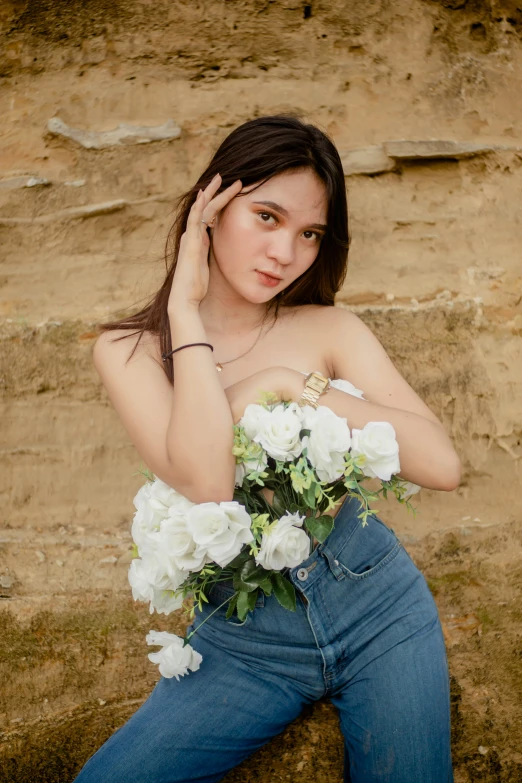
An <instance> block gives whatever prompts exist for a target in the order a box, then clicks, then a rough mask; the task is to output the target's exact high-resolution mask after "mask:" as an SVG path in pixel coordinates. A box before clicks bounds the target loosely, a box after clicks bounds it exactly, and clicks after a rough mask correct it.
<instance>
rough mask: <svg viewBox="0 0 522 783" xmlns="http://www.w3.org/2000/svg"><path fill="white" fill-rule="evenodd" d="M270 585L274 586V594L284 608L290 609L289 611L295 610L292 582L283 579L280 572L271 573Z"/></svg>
mask: <svg viewBox="0 0 522 783" xmlns="http://www.w3.org/2000/svg"><path fill="white" fill-rule="evenodd" d="M271 581H272V585H273V587H274V595H275V597H276V598H277V600H278V601H279V603H280V604H281V606H282V607H284V608H285V609H290V611H291V612H295V609H296V602H295V587H294V586H293V584H292V582H290V581H289V580H288V579H285V578H284V576H282V574H280V573H278V572H277V573H275V574H272V576H271Z"/></svg>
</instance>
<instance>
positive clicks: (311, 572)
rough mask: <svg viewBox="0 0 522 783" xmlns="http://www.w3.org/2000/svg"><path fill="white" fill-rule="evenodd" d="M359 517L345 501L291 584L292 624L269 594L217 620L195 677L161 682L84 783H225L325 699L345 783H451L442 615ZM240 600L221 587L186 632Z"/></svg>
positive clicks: (405, 561)
mask: <svg viewBox="0 0 522 783" xmlns="http://www.w3.org/2000/svg"><path fill="white" fill-rule="evenodd" d="M360 510H361V508H360V505H359V503H358V501H357V500H354V499H352V498H347V499H346V500H345V501H344V503H343V505H342V507H341V509H340V511H339V512H338V514H337V516H336V518H335V528H334V530H333V531H332V533H331V534H330V536H329V537H328V538H327V540H326V541H325V543H324V544H320V545H318V546H317V548H316V549H315V550H314V551H313V552H312V554H311V555H310V556H309V557H308V559H307V560H305V561H304V562H303V563H302V564H301V565H300V566H298V567H296V568H292V569H289V570H288V571H287V572H286V575H287V576H288V578H289V579H290V580H291V581H292V583H293V584H294V585H295V588H296V592H297V611H295V612H290V611H289V610H287V609H283V608H282V607H281V606H280V605H279V604H278V602H277V600H276V599H275V597H274V596H270V597H269V598H266V597H265V596H264V595H261V596H260V597H259V598H258V601H257V606H256V608H255V609H254V611H253V612H252V613H250V614H249V615H248V617H247V619H246V620H245V621H244V622H243V623H241V622H239V621H238V619H237V617H233V618H231V619H229V620H227V619H226V618H225V614H226V606H225V607H224V608H222V609H219V610H218V611H217V612H216V613H215V614H214V615H213V616H212V617H211V618H210V620H209V621H208V622H206V623H205V624H204V625H202V626H201V627H200V629H199V631H198V633H196V634H194V636H193V637H192V639H191V641H190V643H191V644H192V645H193V647H194V648H195V649H196V650H198V651H199V652H200V653H201V654H202V655H203V662H202V664H201V667H200V669H199V670H198V671H196V672H191V673H189V674H188V675H186V676H184V677H181V678H180V680H179V681H177V680H176V679H165V678H161V679H160V681H159V682H158V683H157V685H156V686H155V688H154V690H153V691H152V693H151V695H150V696H149V698H148V699H147V701H146V702H145V703H144V704H143V705H142V707H140V709H139V710H138V711H137V712H136V713H135V714H134V715H133V716H132V717H131V719H130V720H129V721H128V722H127V723H126V724H125V725H124V726H122V727H121V728H120V729H118V730H117V731H116V732H115V733H114V734H113V735H112V737H111V738H110V739H109V740H108V741H107V742H106V743H105V744H104V745H103V746H102V747H101V748H100V749H99V750H98V751H97V753H95V755H94V756H93V757H92V758H91V759H90V761H88V762H87V764H86V765H85V767H84V768H83V770H82V771H81V772H80V775H79V777H78V778H77V779H76V781H77V783H101V782H102V781H103V783H181V781H187V782H188V781H199V783H212V782H213V781H218V780H221V779H222V778H223V777H224V775H225V774H226V772H227V771H228V770H230V769H232V768H233V767H235V766H237V765H238V764H239V763H240V762H241V761H242V760H243V759H245V758H247V756H249V755H250V754H251V753H253V752H254V751H255V750H256V749H257V748H260V747H261V746H262V745H264V744H265V743H266V742H268V741H269V740H270V739H271V738H272V737H274V736H275V735H277V734H279V733H280V732H282V731H283V730H284V728H285V727H286V726H287V725H288V724H289V723H290V722H291V721H293V720H294V719H295V718H297V717H298V715H299V714H300V712H301V711H302V709H303V706H304V705H306V704H311V703H312V702H314V701H317V700H318V699H323V698H326V699H329V700H330V701H331V702H332V703H333V704H334V705H335V707H336V708H337V710H338V714H339V719H340V727H341V730H342V733H343V737H344V751H345V769H344V780H345V781H346V782H347V783H348V782H349V783H373V782H374V781H379V783H452V781H453V773H452V764H451V752H450V700H449V678H448V668H447V658H446V650H445V647H444V640H443V636H442V629H441V625H440V621H439V616H438V612H437V607H436V605H435V603H434V601H433V598H432V595H431V593H430V591H429V589H428V586H427V584H426V580H425V579H424V577H423V575H422V573H421V572H420V571H419V570H418V568H417V567H416V566H415V564H414V563H413V561H412V559H411V558H410V556H409V555H408V553H407V552H406V550H405V549H404V548H403V546H402V544H401V542H400V541H399V539H398V538H397V537H396V535H395V533H394V532H393V530H391V529H390V528H389V527H388V526H387V525H385V524H384V522H382V520H380V519H379V518H378V517H376V516H371V517H368V525H367V526H365V527H363V526H362V524H361V521H360V519H358V516H357V515H358V514H359V513H360ZM232 592H233V588H232V585H231V583H230V582H224V583H222V584H220V585H219V586H217V587H215V588H214V589H213V590H212V592H211V595H210V603H209V605H208V606H205V608H204V609H203V611H202V612H197V613H196V616H195V619H194V622H193V624H192V625H191V626H190V627H189V629H188V632H190V631H191V630H193V628H196V627H198V626H200V624H201V622H202V620H204V619H205V617H207V616H208V615H209V614H210V612H211V611H213V610H214V609H215V608H216V606H218V605H219V604H220V603H222V602H223V601H224V600H225V599H226V598H227V596H229V595H231V594H232ZM144 654H145V651H144ZM322 752H324V753H327V752H328V748H327V747H326V746H324V747H323V750H322Z"/></svg>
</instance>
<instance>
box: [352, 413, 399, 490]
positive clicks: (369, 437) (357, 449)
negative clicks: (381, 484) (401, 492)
mask: <svg viewBox="0 0 522 783" xmlns="http://www.w3.org/2000/svg"><path fill="white" fill-rule="evenodd" d="M351 454H353V455H354V456H356V455H358V454H363V455H364V456H365V457H366V462H365V464H364V465H363V466H362V468H361V469H362V471H363V473H364V475H365V476H370V477H371V478H379V479H381V481H389V480H390V478H391V477H392V474H393V473H398V472H399V471H400V469H401V465H400V462H399V444H398V443H397V440H396V437H395V429H394V428H393V425H392V424H390V422H388V421H369V422H368V423H367V424H365V425H364V427H363V429H362V430H356V429H354V430H352V450H351Z"/></svg>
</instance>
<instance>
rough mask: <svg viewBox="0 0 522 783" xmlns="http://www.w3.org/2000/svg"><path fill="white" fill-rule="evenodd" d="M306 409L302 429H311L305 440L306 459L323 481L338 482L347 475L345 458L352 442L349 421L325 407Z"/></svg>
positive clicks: (308, 406)
mask: <svg viewBox="0 0 522 783" xmlns="http://www.w3.org/2000/svg"><path fill="white" fill-rule="evenodd" d="M303 410H304V419H303V425H302V426H303V429H307V430H310V435H305V436H304V438H303V447H306V449H307V452H306V455H307V459H308V460H309V461H310V463H311V465H312V467H313V468H315V471H316V473H317V476H318V477H319V479H320V480H321V481H326V482H327V483H330V482H331V481H335V480H336V479H338V478H340V477H341V476H342V475H343V473H344V456H345V454H346V453H347V452H348V451H349V449H350V446H351V443H352V439H351V437H350V429H349V427H348V424H347V422H346V419H343V418H341V417H340V416H337V415H336V414H335V413H334V412H333V411H332V410H330V408H326V407H325V406H323V405H320V406H319V407H318V408H317V409H314V408H312V406H311V405H307V406H306V407H305V408H304V409H303Z"/></svg>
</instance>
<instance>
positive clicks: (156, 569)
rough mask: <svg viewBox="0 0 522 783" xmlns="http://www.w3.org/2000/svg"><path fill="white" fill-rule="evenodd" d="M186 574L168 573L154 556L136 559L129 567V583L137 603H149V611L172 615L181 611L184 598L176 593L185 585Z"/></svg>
mask: <svg viewBox="0 0 522 783" xmlns="http://www.w3.org/2000/svg"><path fill="white" fill-rule="evenodd" d="M185 577H186V574H184V573H182V572H180V571H177V572H175V571H174V570H173V569H171V570H170V573H168V572H167V571H166V569H165V568H164V566H163V564H162V563H160V562H159V561H158V559H157V558H156V557H155V556H153V555H146V556H145V557H143V558H135V559H134V560H133V561H132V562H131V564H130V567H129V582H130V585H131V588H132V597H133V598H134V600H135V601H148V602H149V611H150V613H151V614H152V612H153V611H154V610H156V611H157V612H159V613H160V614H170V612H174V611H175V610H176V609H179V608H180V606H181V604H182V601H183V598H182V597H181V596H174V591H175V590H177V589H178V587H180V586H181V584H182V583H183V580H184V579H185Z"/></svg>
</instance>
